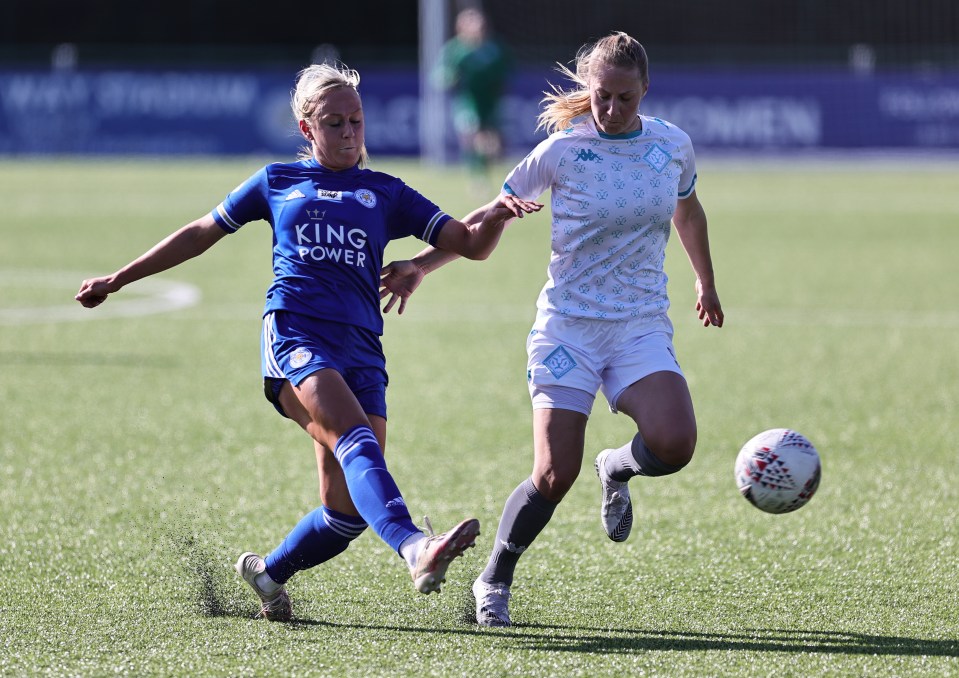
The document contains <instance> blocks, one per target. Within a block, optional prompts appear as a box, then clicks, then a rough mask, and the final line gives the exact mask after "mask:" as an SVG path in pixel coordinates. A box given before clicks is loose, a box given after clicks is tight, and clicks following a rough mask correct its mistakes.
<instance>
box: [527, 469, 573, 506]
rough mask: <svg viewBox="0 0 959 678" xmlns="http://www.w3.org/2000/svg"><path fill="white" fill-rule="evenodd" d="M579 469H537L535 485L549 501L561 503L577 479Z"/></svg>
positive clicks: (534, 476)
mask: <svg viewBox="0 0 959 678" xmlns="http://www.w3.org/2000/svg"><path fill="white" fill-rule="evenodd" d="M577 476H579V469H578V468H574V467H573V466H557V465H550V466H546V467H544V468H541V469H537V471H536V473H534V475H533V484H534V485H536V489H537V491H538V492H539V493H540V494H541V495H543V496H544V497H546V498H547V499H548V500H549V501H552V502H559V501H561V500H562V499H563V497H565V496H566V493H567V492H569V490H570V488H572V487H573V483H575V482H576V478H577Z"/></svg>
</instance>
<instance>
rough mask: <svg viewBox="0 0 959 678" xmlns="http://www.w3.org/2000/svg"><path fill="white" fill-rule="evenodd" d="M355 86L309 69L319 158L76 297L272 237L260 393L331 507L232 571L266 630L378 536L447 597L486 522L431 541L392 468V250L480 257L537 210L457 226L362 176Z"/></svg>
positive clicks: (383, 178) (99, 298)
mask: <svg viewBox="0 0 959 678" xmlns="http://www.w3.org/2000/svg"><path fill="white" fill-rule="evenodd" d="M359 80H360V78H359V74H358V73H357V72H356V71H353V70H350V69H348V68H346V67H345V66H342V65H340V66H331V65H327V64H324V65H313V66H310V67H308V68H306V69H304V70H303V71H301V72H300V74H299V76H298V78H297V83H296V88H295V89H294V91H293V95H292V101H291V103H292V107H293V113H294V115H295V117H296V119H297V121H298V124H299V129H300V132H301V133H302V134H303V136H304V137H305V139H306V140H307V141H308V142H309V149H308V152H304V153H303V154H302V156H301V159H300V160H299V161H297V162H292V163H276V164H271V165H267V166H266V167H264V168H263V169H261V170H260V171H258V172H256V173H255V174H254V175H253V176H252V177H250V178H249V179H248V180H247V181H245V182H244V183H243V184H241V185H240V186H239V187H237V188H236V189H235V190H234V191H233V192H231V193H230V194H229V195H228V196H227V197H226V199H225V200H224V201H223V202H222V203H220V204H219V205H218V206H217V207H216V208H215V209H214V210H213V211H212V212H211V213H210V214H208V215H206V216H204V217H201V218H199V219H197V220H196V221H193V222H192V223H190V224H187V225H186V226H184V227H183V228H181V229H179V230H178V231H176V232H175V233H173V234H172V235H170V236H168V237H167V238H166V239H164V240H163V241H161V242H160V243H159V244H157V245H156V246H154V247H153V248H152V249H151V250H149V251H148V252H146V253H145V254H143V255H142V256H140V257H139V258H137V259H136V260H134V261H132V262H131V263H129V264H127V265H126V266H124V267H123V268H121V269H119V270H118V271H117V272H115V273H113V274H112V275H108V276H103V277H99V278H92V279H90V280H84V281H83V283H82V285H81V287H80V290H79V292H78V293H77V295H76V299H77V301H79V302H80V303H81V304H83V305H84V306H86V307H88V308H93V307H95V306H98V305H99V304H101V303H103V301H104V300H106V298H107V296H108V295H110V294H112V293H114V292H117V291H119V290H120V289H121V288H123V287H124V286H125V285H127V284H129V283H131V282H134V281H135V280H139V279H141V278H144V277H146V276H149V275H153V274H155V273H159V272H161V271H164V270H167V269H169V268H172V267H174V266H176V265H178V264H180V263H182V262H184V261H186V260H188V259H190V258H192V257H195V256H197V255H199V254H201V253H203V252H205V251H206V250H207V249H208V248H210V247H211V246H212V245H213V244H215V243H216V242H218V241H219V240H220V239H221V238H223V237H224V236H225V235H227V234H229V233H235V232H236V231H237V230H239V229H240V228H241V227H242V226H243V225H244V224H246V223H249V222H251V221H258V220H264V221H267V222H268V223H269V224H270V225H271V227H272V229H273V274H274V278H273V282H272V284H271V285H270V287H269V289H268V290H267V293H266V307H265V311H264V316H263V334H262V341H261V349H262V350H261V355H262V369H263V377H264V387H265V392H266V397H267V399H269V400H270V402H271V403H273V405H274V406H275V407H276V409H277V410H278V411H279V412H280V414H282V415H284V416H285V417H288V418H290V419H292V420H293V421H295V422H296V423H297V424H299V425H300V426H301V427H302V428H303V429H304V430H306V432H307V433H309V434H310V436H311V437H312V438H313V441H314V447H315V452H316V459H317V466H318V469H319V483H320V499H321V501H322V505H321V506H320V507H319V508H317V509H316V510H314V511H313V512H311V513H309V514H308V515H306V516H305V517H304V518H303V519H302V520H301V521H300V522H299V523H298V524H297V525H296V527H294V528H293V530H292V531H291V532H290V534H289V535H288V536H287V537H286V539H284V540H283V542H282V543H281V544H280V545H279V546H278V547H277V548H276V549H274V550H273V552H272V553H270V554H269V555H268V556H267V557H266V558H265V559H264V558H261V557H260V556H258V555H256V554H254V553H244V554H243V555H241V556H240V558H239V560H238V561H237V563H236V569H237V572H238V573H239V574H240V575H241V576H242V577H243V579H244V580H246V582H247V583H249V585H250V586H251V587H252V588H253V590H254V591H255V592H256V593H257V595H258V596H259V597H260V599H261V601H262V608H261V615H262V616H263V617H265V618H267V619H269V620H276V621H284V620H288V619H290V617H291V615H292V606H291V603H290V599H289V596H288V595H287V593H286V590H285V588H284V584H285V582H286V581H287V580H288V579H289V578H290V577H291V576H292V575H293V574H294V573H295V572H297V571H299V570H305V569H307V568H310V567H313V566H315V565H318V564H320V563H322V562H324V561H326V560H329V559H330V558H332V557H334V556H336V555H338V554H339V553H342V552H343V551H344V550H345V549H346V548H347V546H348V545H349V543H350V542H351V541H352V540H353V539H356V537H358V536H359V535H360V534H361V533H362V532H363V531H364V530H365V529H366V527H367V525H370V526H372V528H373V531H374V532H375V533H376V534H377V535H378V536H379V537H380V538H381V539H383V541H385V542H386V543H387V544H388V545H389V546H390V547H391V548H392V549H394V550H395V551H396V552H397V553H399V554H400V556H401V557H402V558H403V559H404V560H405V561H406V563H407V566H408V567H409V570H410V573H411V575H412V578H413V582H414V585H415V587H416V589H417V590H419V591H420V592H422V593H430V592H432V591H439V588H440V584H441V583H442V582H443V581H444V580H445V576H446V570H447V567H448V566H449V564H450V562H451V561H452V560H453V559H454V558H456V557H458V556H459V555H461V554H462V553H463V551H464V550H465V549H466V548H468V547H471V546H473V545H474V543H475V539H476V536H477V535H478V534H479V530H480V526H479V522H478V521H477V520H475V519H467V520H464V521H462V522H460V523H459V524H458V525H456V526H455V527H453V528H452V529H451V530H449V531H448V532H445V533H443V534H439V535H432V534H431V535H429V536H427V535H425V534H424V533H423V532H422V531H420V530H419V529H418V528H417V527H416V526H415V525H414V524H413V522H412V520H411V518H410V514H409V511H408V509H407V506H406V504H405V502H404V501H403V497H402V496H401V494H400V491H399V489H398V488H397V486H396V483H395V482H394V481H393V478H392V476H391V475H390V473H389V471H387V469H386V463H385V461H384V457H383V450H384V448H385V443H386V385H387V374H386V368H385V359H384V356H383V349H382V346H381V343H380V335H381V334H382V332H383V319H382V316H381V314H380V309H379V303H380V275H381V268H382V264H383V252H384V249H385V247H386V245H387V243H388V242H389V241H390V240H395V239H398V238H403V237H406V236H410V235H412V236H415V237H417V238H420V239H422V240H424V241H426V242H427V243H429V244H430V245H433V246H435V247H438V248H440V249H443V250H449V251H450V252H455V253H457V254H458V255H462V256H465V257H468V258H471V259H485V258H486V257H487V256H488V255H489V253H490V252H491V251H492V250H493V248H494V247H495V246H496V243H497V242H498V240H499V238H500V236H501V234H502V232H503V228H504V227H505V225H506V223H507V222H508V221H509V220H510V219H512V218H513V217H521V216H522V215H523V214H524V213H526V212H530V211H535V210H537V209H539V207H541V206H540V205H537V204H536V203H532V202H528V203H527V202H524V203H521V204H519V205H517V204H515V203H514V204H512V205H508V206H507V205H506V204H505V203H504V201H502V200H499V199H497V200H495V201H493V202H491V203H490V204H489V205H486V206H484V207H482V208H479V209H477V210H474V211H473V212H472V213H471V214H470V215H468V216H467V217H466V218H465V219H464V220H463V221H457V220H455V219H452V218H451V217H450V216H449V215H447V214H445V213H444V212H443V211H442V210H440V209H439V208H438V207H437V206H436V205H434V204H433V203H432V202H430V201H429V200H427V199H426V198H424V197H423V196H422V195H420V194H419V193H417V192H416V191H415V190H413V189H411V188H410V187H409V186H407V185H406V184H404V183H403V182H402V181H401V180H400V179H398V178H395V177H392V176H389V175H386V174H383V173H380V172H373V171H371V170H368V169H364V165H365V164H366V160H367V154H366V148H365V145H364V130H363V108H362V103H361V100H360V95H359V92H358V90H357V87H358V85H359ZM430 531H431V532H432V530H431V529H430Z"/></svg>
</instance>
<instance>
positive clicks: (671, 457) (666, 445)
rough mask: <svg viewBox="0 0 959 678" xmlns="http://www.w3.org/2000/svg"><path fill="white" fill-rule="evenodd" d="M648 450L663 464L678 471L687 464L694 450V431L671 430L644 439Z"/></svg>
mask: <svg viewBox="0 0 959 678" xmlns="http://www.w3.org/2000/svg"><path fill="white" fill-rule="evenodd" d="M646 445H647V446H648V447H649V449H650V451H651V452H652V453H653V454H655V455H656V457H657V459H659V460H660V461H661V462H663V463H664V464H667V465H669V466H671V467H674V468H675V471H673V472H674V473H675V472H676V471H679V470H680V469H682V468H683V467H684V466H686V465H687V464H689V462H690V461H692V459H693V452H694V451H695V450H696V431H695V430H691V431H672V432H670V433H669V434H668V435H663V436H658V437H657V438H656V439H654V440H646Z"/></svg>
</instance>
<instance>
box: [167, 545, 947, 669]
mask: <svg viewBox="0 0 959 678" xmlns="http://www.w3.org/2000/svg"><path fill="white" fill-rule="evenodd" d="M168 538H169V539H170V541H171V543H172V545H173V546H174V548H175V551H176V552H177V553H178V554H179V555H180V558H181V562H182V564H183V566H184V571H185V573H186V575H187V579H188V582H189V588H190V592H189V595H190V599H191V602H192V604H193V606H194V608H195V610H196V611H197V612H198V613H199V614H200V615H202V616H204V617H236V618H240V619H246V620H249V619H251V618H253V617H254V616H255V609H254V607H253V606H252V605H251V600H250V597H249V596H247V597H244V598H243V599H242V600H241V599H239V598H237V597H236V596H235V595H234V587H231V586H230V584H229V582H228V581H227V577H226V574H227V573H226V572H225V568H224V566H223V564H222V563H221V562H219V560H218V559H217V558H216V557H215V556H214V554H213V553H212V552H210V551H209V550H208V548H207V547H206V546H204V545H203V544H202V542H200V541H198V540H197V539H196V537H194V536H193V535H191V534H184V533H176V532H173V533H171V534H169V535H168ZM230 572H231V573H232V568H230ZM262 623H264V624H267V623H270V622H267V621H263V622H262ZM475 624H476V615H475V602H474V600H473V597H472V594H471V593H469V594H467V595H464V596H463V600H462V604H461V607H460V610H459V611H458V613H457V614H455V621H454V624H453V625H452V626H449V627H447V628H445V629H440V628H436V627H414V626H398V625H388V624H357V623H345V622H336V621H328V620H322V619H307V618H297V617H294V618H293V619H292V620H290V621H289V622H284V623H283V626H285V627H287V628H299V629H303V630H309V629H311V628H324V629H330V630H336V629H343V630H349V631H357V630H360V631H371V632H389V633H392V634H403V633H411V634H422V633H437V632H440V633H447V634H452V635H464V636H482V637H485V638H487V639H489V640H490V641H493V642H496V643H499V644H502V645H506V646H510V647H512V648H513V649H519V650H543V651H547V652H571V653H588V654H593V653H602V654H607V655H608V654H623V655H628V654H633V653H636V654H638V653H645V652H650V651H657V650H673V651H675V650H680V651H697V650H698V651H710V650H713V651H722V652H728V651H730V650H732V651H740V652H787V653H797V654H800V653H801V654H837V655H881V656H929V657H959V640H957V639H950V640H931V639H924V638H907V637H903V636H885V635H878V634H864V633H852V632H847V631H821V630H819V631H814V630H806V629H745V630H742V631H738V632H725V633H722V632H717V633H697V632H692V631H668V630H666V631H664V630H656V629H632V628H620V629H608V628H589V627H580V626H559V625H554V624H516V625H515V626H513V627H512V628H507V629H490V628H479V627H477V626H475ZM302 640H306V641H307V642H314V641H312V640H309V639H302ZM315 642H317V643H323V642H325V638H324V636H323V635H322V634H317V636H316V638H315Z"/></svg>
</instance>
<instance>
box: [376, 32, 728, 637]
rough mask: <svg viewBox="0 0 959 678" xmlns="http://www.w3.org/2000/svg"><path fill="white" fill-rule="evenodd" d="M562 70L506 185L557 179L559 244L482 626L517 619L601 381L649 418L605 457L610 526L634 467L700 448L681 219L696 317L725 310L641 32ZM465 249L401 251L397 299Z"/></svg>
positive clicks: (676, 462) (487, 579)
mask: <svg viewBox="0 0 959 678" xmlns="http://www.w3.org/2000/svg"><path fill="white" fill-rule="evenodd" d="M562 70H563V72H564V74H565V75H566V76H567V77H569V78H570V79H571V80H572V81H573V82H575V83H576V85H577V87H575V88H574V89H572V90H570V91H562V90H557V91H556V92H554V93H551V94H548V95H547V97H546V102H547V105H546V108H545V110H544V111H543V113H542V114H541V115H540V118H539V121H540V126H541V127H545V128H546V129H547V131H548V132H550V133H551V134H550V136H549V138H547V139H546V140H544V141H543V142H542V143H540V144H539V145H538V146H537V147H536V148H535V149H533V151H532V152H531V153H530V154H529V155H528V156H526V158H525V159H523V161H521V162H520V163H519V164H518V165H517V166H516V167H515V168H514V169H513V170H512V171H511V172H510V173H509V175H508V176H507V178H506V182H505V184H504V187H503V196H502V198H503V199H504V200H506V201H507V202H510V201H512V200H517V201H518V203H517V204H518V205H519V204H525V199H534V198H536V197H538V196H539V195H540V194H542V193H543V192H544V191H546V190H550V191H551V196H550V200H551V208H552V209H551V211H552V243H551V247H552V254H551V256H550V263H549V269H548V271H547V282H546V285H545V286H544V288H543V291H542V292H541V293H540V296H539V299H538V301H537V304H536V305H537V315H536V320H535V322H534V325H533V328H532V331H531V332H530V334H529V336H528V338H527V342H526V347H527V354H528V363H527V374H528V382H529V392H530V396H531V398H532V404H533V471H532V474H531V475H530V477H529V478H527V479H526V480H524V481H523V482H522V483H520V484H519V486H518V487H516V489H515V490H514V491H513V493H512V494H511V495H510V496H509V498H508V499H507V500H506V505H505V507H504V508H503V514H502V517H501V519H500V524H499V528H498V530H497V533H496V539H495V540H494V543H493V550H492V553H491V554H490V557H489V560H488V562H487V565H486V568H485V569H484V570H483V572H482V573H481V574H480V576H479V578H478V579H477V580H476V581H475V582H474V584H473V593H474V595H475V597H476V621H477V623H478V624H480V625H481V626H509V625H510V624H511V620H510V615H509V600H510V586H511V585H512V583H513V576H514V571H515V569H516V565H517V562H518V560H519V558H520V556H521V555H522V554H523V553H524V552H525V551H526V550H527V549H528V548H529V546H530V545H531V544H532V543H533V540H534V539H535V538H536V537H537V535H538V534H539V533H540V532H541V531H542V530H543V528H545V527H546V525H547V523H548V522H549V520H550V518H551V517H552V515H553V511H554V510H555V509H556V507H557V506H558V505H559V502H560V501H561V500H562V499H563V497H564V496H565V495H566V493H567V492H568V491H569V489H570V488H571V487H572V485H573V482H574V481H575V480H576V477H577V476H578V475H579V471H580V468H581V466H582V462H583V452H584V444H585V435H586V423H587V420H588V418H589V415H590V413H591V411H592V407H593V400H594V398H595V396H596V392H597V391H600V390H601V391H602V392H603V394H604V395H605V396H606V399H607V401H608V402H609V406H610V409H611V410H612V411H613V412H617V411H619V412H623V413H625V414H626V415H627V416H629V417H630V418H631V419H632V420H633V421H634V422H635V424H636V428H637V433H636V434H635V435H634V436H633V438H632V440H630V441H629V442H627V443H626V444H625V445H622V446H620V447H618V448H611V449H606V450H603V451H601V452H600V453H599V454H598V455H597V457H596V461H595V468H596V472H597V474H598V475H599V480H600V485H601V496H602V499H601V508H600V517H601V521H602V525H603V529H604V531H605V532H606V534H607V536H608V537H609V538H610V539H612V540H613V541H617V542H621V541H625V540H626V538H627V537H628V536H629V533H630V528H631V527H632V523H633V511H632V504H631V500H630V495H629V488H628V481H629V479H630V478H632V477H634V476H663V475H667V474H671V473H676V472H677V471H679V470H681V469H682V468H683V467H684V466H686V464H688V463H689V461H690V459H691V458H692V456H693V450H694V448H695V445H696V418H695V415H694V412H693V404H692V400H691V398H690V394H689V388H688V386H687V384H686V380H685V378H684V377H683V373H682V370H681V369H680V367H679V363H678V362H677V360H676V357H675V351H674V350H673V344H672V336H673V326H672V322H671V321H670V319H669V316H668V315H667V310H668V308H669V299H668V297H667V295H666V274H665V272H664V270H663V263H664V260H665V256H666V243H667V240H668V238H669V232H670V222H672V224H673V225H675V227H676V232H677V233H678V234H679V238H680V241H681V242H682V245H683V247H684V249H685V250H686V254H687V256H688V258H689V262H690V264H691V265H692V267H693V271H694V272H695V274H696V294H697V299H696V310H697V313H698V315H699V319H700V320H701V321H702V323H703V324H704V325H705V326H707V327H708V326H710V325H712V326H715V327H721V326H722V324H723V311H722V306H721V305H720V303H719V296H718V294H717V292H716V285H715V280H714V275H713V266H712V259H711V256H710V252H709V239H708V236H707V229H706V213H705V211H704V210H703V207H702V205H701V204H700V202H699V199H698V198H697V196H696V177H697V175H696V160H695V155H694V153H693V145H692V142H691V141H690V139H689V136H688V135H687V134H686V133H685V132H683V131H682V130H681V129H679V128H678V127H676V126H675V125H672V124H670V123H668V122H665V121H663V120H660V119H658V118H653V117H649V116H645V115H640V113H639V104H640V102H641V101H642V99H643V97H644V96H645V95H646V92H647V90H648V89H649V64H648V61H647V57H646V52H645V50H644V49H643V46H642V45H641V44H640V43H639V42H638V41H636V40H635V39H634V38H632V37H630V36H629V35H627V34H625V33H621V32H615V33H611V34H610V35H608V36H606V37H604V38H602V39H600V40H598V41H597V42H596V43H594V44H592V45H588V46H587V47H585V48H583V49H581V50H580V52H579V53H578V54H577V58H576V72H575V73H574V72H572V71H570V70H568V69H565V68H564V69H562ZM454 258H455V254H451V253H449V252H443V251H440V250H436V249H433V248H427V249H426V250H424V251H423V252H421V253H420V254H418V255H417V256H416V257H414V258H413V260H411V261H405V262H393V263H391V264H390V265H389V266H387V272H388V273H389V280H390V288H391V292H392V294H393V295H394V299H391V301H395V300H396V299H400V300H402V301H405V300H406V298H407V297H408V296H409V294H411V293H412V292H413V290H414V289H415V288H416V286H417V285H418V284H419V283H420V281H421V280H422V278H423V275H425V273H426V272H428V271H430V270H433V269H435V268H437V267H438V266H442V265H443V264H444V263H446V262H448V261H450V260H452V259H454ZM386 310H389V306H388V307H387V308H386Z"/></svg>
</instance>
